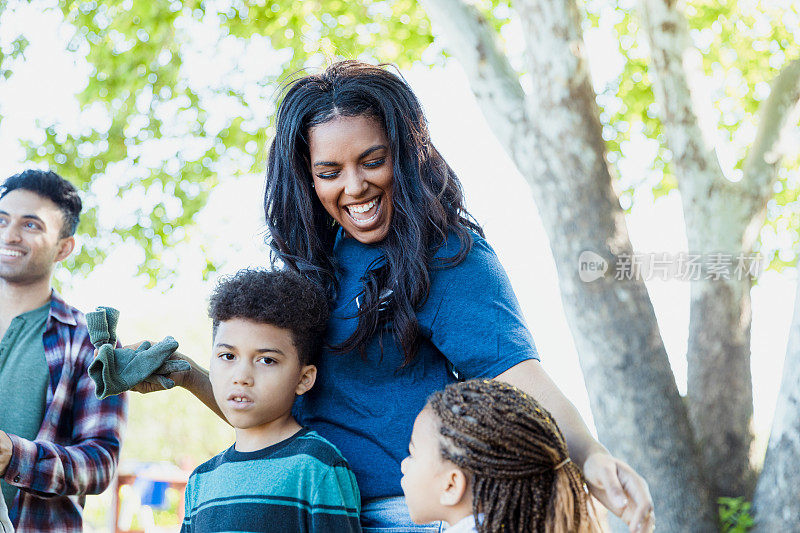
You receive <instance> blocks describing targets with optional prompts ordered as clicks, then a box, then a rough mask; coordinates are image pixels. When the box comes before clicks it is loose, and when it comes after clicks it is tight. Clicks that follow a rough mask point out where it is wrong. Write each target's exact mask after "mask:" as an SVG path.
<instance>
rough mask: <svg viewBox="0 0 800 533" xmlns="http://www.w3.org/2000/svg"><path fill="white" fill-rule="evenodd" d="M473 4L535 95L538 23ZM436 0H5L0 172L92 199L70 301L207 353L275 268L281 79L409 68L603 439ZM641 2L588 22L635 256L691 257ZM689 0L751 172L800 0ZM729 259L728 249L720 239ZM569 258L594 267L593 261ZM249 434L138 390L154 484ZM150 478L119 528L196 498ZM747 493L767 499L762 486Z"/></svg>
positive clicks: (609, 6) (783, 187)
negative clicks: (249, 288)
mask: <svg viewBox="0 0 800 533" xmlns="http://www.w3.org/2000/svg"><path fill="white" fill-rule="evenodd" d="M540 3H541V2H540ZM430 4H432V5H431V9H433V8H441V6H437V4H444V2H431V3H430ZM523 4H525V3H523ZM527 4H536V2H528V3H527ZM527 4H525V5H527ZM544 4H546V2H544ZM643 4H646V2H643ZM469 5H470V6H471V7H472V8H473V9H474V11H475V12H476V13H479V14H480V19H481V20H483V21H485V22H486V24H487V28H490V29H491V31H492V32H493V34H494V36H495V38H496V44H497V46H498V49H499V50H501V51H502V53H503V54H504V55H505V57H506V58H507V59H508V64H509V65H510V66H512V67H514V69H515V70H516V72H517V74H518V79H519V83H520V87H521V88H522V89H523V90H526V91H528V95H529V97H531V98H533V99H535V98H536V95H535V88H536V87H538V86H539V85H538V84H539V83H540V82H539V80H538V78H539V77H540V76H543V74H541V73H538V72H535V71H533V70H532V67H531V65H535V64H536V63H535V62H530V61H527V60H526V58H527V57H528V55H530V54H531V53H532V52H531V48H532V47H533V48H535V46H536V43H535V42H533V41H534V40H532V39H531V38H530V31H531V27H530V26H529V25H528V26H526V24H525V21H524V16H522V17H521V16H520V15H519V12H518V11H517V10H515V7H516V6H515V5H513V4H511V3H508V2H504V1H495V0H479V1H477V2H476V3H474V4H469ZM426 6H427V4H423V5H419V4H417V2H416V1H414V0H386V1H360V2H350V3H345V2H343V1H340V0H326V1H318V2H310V1H305V0H304V1H301V2H292V1H282V0H278V1H276V2H271V3H270V2H266V3H265V2H264V1H263V0H262V1H260V2H259V1H251V0H209V1H184V2H182V1H180V0H173V1H165V0H153V1H149V2H138V1H133V0H125V1H122V2H118V1H113V2H112V1H103V0H92V1H65V0H62V1H56V0H30V1H27V0H7V1H0V176H2V177H7V176H10V175H12V174H14V173H16V172H19V171H21V170H23V169H25V168H28V167H39V168H47V167H49V168H51V169H53V170H55V171H56V172H59V173H60V174H61V175H62V176H64V177H65V178H67V179H69V180H71V181H72V182H73V183H76V184H77V185H79V186H80V188H81V189H82V191H83V193H84V202H85V209H86V214H85V215H84V216H83V218H82V222H81V226H80V228H79V242H80V245H81V248H80V250H79V253H78V254H76V255H75V256H74V258H73V260H72V261H71V262H70V263H69V264H66V265H64V266H63V267H61V268H60V269H59V271H58V274H57V282H58V285H59V288H60V290H61V292H62V294H63V295H64V296H65V297H66V299H67V301H69V302H70V303H72V304H73V305H75V306H77V307H78V308H80V309H82V310H84V311H89V310H92V309H93V308H94V307H95V306H97V305H105V306H113V307H116V308H118V309H119V310H120V311H121V313H122V315H121V321H120V327H119V331H120V335H121V338H122V340H123V342H125V343H131V342H135V341H139V340H142V339H145V338H147V339H152V340H157V339H161V338H163V337H164V336H165V335H172V336H174V337H175V338H176V339H178V341H179V342H180V351H181V352H183V353H186V354H188V355H190V356H191V357H193V358H195V359H196V360H198V361H200V362H203V363H204V364H206V365H207V358H208V357H209V355H210V352H209V350H210V341H211V336H210V322H209V320H208V318H207V316H206V305H207V295H208V294H209V292H210V289H211V287H212V286H213V283H214V281H215V280H216V278H217V277H218V276H220V275H224V274H226V273H231V272H234V271H236V270H237V269H239V268H242V267H245V266H266V265H268V261H269V254H268V250H267V247H266V246H265V245H264V239H265V236H266V235H265V229H264V221H263V207H262V199H263V172H264V168H265V153H266V152H265V150H266V147H267V145H268V142H269V141H270V139H271V127H272V124H273V116H272V113H273V111H274V109H275V105H276V102H277V101H278V99H279V97H280V86H281V82H282V81H283V80H285V79H286V77H287V76H289V75H291V74H292V73H295V72H297V70H298V69H300V68H305V69H307V71H308V72H318V71H319V70H320V69H321V68H322V67H324V65H326V64H328V63H329V62H331V61H333V60H335V59H338V58H361V59H364V60H367V61H370V62H373V63H374V62H392V63H395V64H397V65H398V66H399V70H400V72H401V73H402V75H403V76H404V77H405V78H406V79H407V80H408V82H409V83H410V84H411V86H412V88H413V89H414V91H415V92H416V94H417V95H418V97H419V99H420V101H421V102H422V105H423V107H424V109H425V111H426V114H427V117H428V120H429V122H430V129H431V134H432V137H433V140H434V142H435V144H436V147H437V148H438V149H439V150H440V151H441V152H442V153H443V154H444V157H445V159H446V160H447V161H448V163H449V164H450V165H451V166H452V167H453V168H454V169H455V171H456V173H457V174H458V176H459V178H460V179H461V181H462V184H463V187H464V191H465V195H466V203H467V206H468V208H469V209H470V211H471V212H472V214H473V215H474V216H475V217H476V219H477V220H478V222H479V223H480V224H482V225H483V227H484V228H485V230H486V234H487V239H488V241H489V242H490V243H491V244H492V246H493V247H494V248H495V250H496V251H497V254H498V256H499V258H500V261H501V262H502V264H503V265H504V267H505V268H506V270H507V272H508V274H509V276H510V278H511V281H512V285H513V287H514V289H515V291H516V294H517V296H518V298H519V300H520V303H521V305H522V308H523V310H524V313H525V317H526V319H527V322H528V325H529V326H530V328H531V330H532V332H533V335H534V339H535V341H536V343H537V346H538V348H539V351H540V353H541V355H542V362H543V364H544V366H545V368H546V369H547V371H548V372H549V373H550V374H551V375H552V377H553V379H554V380H555V381H556V383H557V384H558V385H559V387H560V388H561V389H562V390H563V391H564V392H565V394H566V395H567V396H568V397H569V398H570V399H571V400H572V401H573V402H574V403H575V405H576V406H577V407H578V409H579V411H580V412H581V414H582V415H583V417H584V419H585V420H586V421H587V423H588V424H590V426H591V427H592V429H593V431H594V428H595V426H594V418H593V415H592V410H591V408H590V400H589V395H588V394H587V385H586V383H585V382H584V378H583V374H582V372H581V366H580V363H579V357H578V350H577V349H576V343H575V342H574V340H573V334H574V332H573V331H571V330H570V327H569V326H568V320H567V316H566V314H565V310H564V306H563V304H562V296H561V293H560V290H559V278H558V274H557V265H556V262H555V261H554V257H553V253H552V251H551V243H550V240H549V239H548V233H547V230H546V224H543V222H542V219H541V218H540V214H539V212H540V209H541V207H540V208H538V209H537V204H536V203H535V202H534V195H533V194H532V192H531V186H530V184H529V182H528V181H526V179H525V177H524V176H523V174H522V173H520V171H519V170H518V168H519V165H518V163H517V162H515V161H514V160H512V158H511V157H510V156H509V155H508V153H507V150H506V149H507V148H509V147H508V145H507V144H505V143H503V142H501V141H500V140H498V137H497V136H496V132H495V131H494V130H493V129H492V126H491V125H490V122H487V120H486V118H485V113H484V111H483V110H482V107H481V103H480V101H479V100H476V97H475V96H474V95H473V92H472V90H471V83H473V85H474V78H473V77H472V74H470V73H471V72H472V70H471V67H469V65H467V66H466V67H465V64H464V63H463V62H462V61H460V60H459V58H456V57H455V56H456V55H457V54H453V53H451V52H450V51H449V50H450V49H449V48H448V46H450V45H449V44H448V43H449V42H450V41H448V37H449V35H448V33H447V31H448V30H447V28H446V25H444V26H442V28H443V29H442V30H440V29H439V26H437V20H436V19H435V18H434V20H433V22H434V24H433V25H431V24H430V22H429V16H428V13H427V11H426ZM641 7H642V6H640V5H638V4H637V3H635V2H633V1H632V0H622V1H617V2H611V1H604V0H587V1H585V2H580V3H579V4H578V5H577V6H574V9H575V13H577V14H578V15H579V19H580V21H579V23H578V24H576V29H577V31H578V36H579V37H580V34H581V32H582V39H583V43H584V44H583V46H582V54H583V56H582V57H583V59H585V61H586V64H587V65H588V68H589V74H590V80H591V87H592V88H593V90H594V93H595V95H594V98H595V101H596V103H597V108H596V111H597V118H598V119H599V121H600V123H601V125H602V139H603V140H604V141H605V150H606V153H605V158H606V162H607V165H608V169H609V173H610V175H611V176H612V177H613V181H614V188H615V190H616V192H617V193H618V196H619V204H620V205H621V207H622V209H623V210H624V212H625V222H626V224H627V229H628V233H629V236H630V241H631V243H632V246H633V249H634V250H635V251H636V252H637V253H642V254H647V253H654V254H657V253H668V254H678V253H681V252H687V251H688V250H690V246H689V241H688V239H687V234H690V231H688V230H687V227H686V224H685V222H684V210H683V204H682V202H681V191H680V190H679V186H678V182H679V176H678V177H676V174H679V173H680V172H679V171H678V172H677V173H676V166H675V164H674V161H673V157H674V154H673V152H672V150H671V148H670V145H669V142H668V139H667V137H668V135H667V132H666V131H665V124H664V122H663V121H662V119H661V118H660V113H661V112H662V111H663V110H664V108H665V107H667V106H666V105H665V104H664V103H663V102H659V101H658V87H657V86H656V85H655V81H654V79H655V77H656V75H657V74H656V73H655V68H656V67H655V66H654V65H653V64H652V62H651V60H650V47H649V45H648V42H649V41H648V39H647V38H646V36H645V35H644V34H645V33H646V28H645V27H644V24H643V23H642V19H641V17H640V11H638V10H639V9H641ZM679 8H680V10H681V11H680V13H681V14H682V16H683V17H684V19H683V20H684V21H685V24H686V29H687V35H688V37H689V39H690V41H689V43H688V46H689V48H690V49H691V50H692V51H693V53H694V55H691V54H688V55H686V56H685V58H684V59H685V63H686V62H688V61H689V60H687V59H686V58H687V57H688V58H689V59H692V58H693V59H694V61H695V67H696V72H695V77H694V78H693V79H692V82H693V86H692V90H693V91H695V92H694V93H693V94H694V95H695V96H696V95H697V94H699V95H700V96H699V97H696V98H695V103H694V105H695V107H694V109H695V114H696V116H697V117H699V120H700V121H701V122H703V123H704V124H706V126H705V129H703V135H704V138H705V140H706V142H708V143H710V144H711V145H713V146H714V147H715V152H714V153H715V154H716V157H717V160H718V163H719V168H720V171H721V173H722V175H723V176H724V179H725V180H727V181H728V182H730V183H737V182H739V181H741V180H742V179H743V168H744V166H745V160H746V157H747V154H748V150H749V148H750V147H751V146H752V145H753V144H754V142H755V141H756V139H757V137H758V131H759V129H758V128H759V125H760V124H761V122H762V121H761V118H760V117H761V115H760V114H759V109H760V106H761V104H762V103H763V102H764V101H765V100H767V99H768V97H769V96H770V94H771V92H772V90H771V84H772V83H773V80H774V79H775V78H776V76H778V74H779V73H780V72H782V71H783V70H784V69H785V68H786V67H787V66H788V65H790V64H791V63H792V62H795V63H796V62H797V60H798V57H800V54H799V53H798V49H797V45H796V43H797V42H800V16H799V15H798V8H797V4H796V3H793V2H791V1H790V0H773V1H771V2H755V1H738V2H737V1H734V0H727V1H722V2H716V1H715V2H711V1H692V0H689V1H687V2H684V3H681V4H680V6H679ZM454 17H455V15H454ZM431 18H433V16H432V15H431ZM574 29H575V28H574ZM541 39H542V40H541V44H542V46H543V47H544V46H545V45H546V44H547V43H546V41H545V39H544V37H541ZM526 54H527V55H526ZM795 83H796V82H795ZM532 93H534V94H533V95H532V96H531V94H532ZM795 104H796V102H795ZM797 109H798V108H797V105H793V106H789V107H788V108H787V109H786V113H783V114H782V115H780V116H779V117H778V118H773V119H772V120H773V121H775V122H776V123H777V122H779V123H780V124H779V125H780V126H781V127H780V128H779V129H780V132H781V135H780V139H781V140H780V143H781V144H780V148H781V149H780V151H778V152H776V153H777V154H778V156H776V157H777V160H776V161H773V163H774V173H775V176H774V178H772V179H771V181H770V182H769V185H768V188H769V190H770V191H771V192H770V195H769V199H768V201H767V202H766V203H765V208H766V220H765V221H764V223H763V225H762V226H761V227H760V229H759V231H758V235H757V239H756V240H755V241H754V243H753V245H752V247H751V248H750V249H748V250H746V251H747V252H748V253H749V252H752V253H758V254H760V256H761V257H762V258H763V267H764V268H763V269H762V270H761V272H760V273H759V275H758V276H757V279H756V280H755V282H754V284H753V287H752V290H751V292H750V294H751V299H752V302H751V305H750V309H751V311H752V324H751V326H750V341H749V342H750V352H751V365H750V368H751V371H752V395H753V402H752V403H753V411H752V420H751V426H750V427H751V428H752V432H753V435H754V441H753V444H752V446H751V447H750V448H749V450H750V455H749V458H750V459H749V460H750V466H751V468H752V469H754V471H758V470H759V469H760V468H761V464H762V463H763V460H764V454H765V451H766V448H767V441H768V439H769V432H770V427H771V425H772V421H773V412H774V409H775V405H776V401H777V399H778V393H779V388H780V383H781V376H782V367H783V361H784V357H785V356H786V354H787V339H788V335H789V329H790V323H791V320H792V309H793V305H794V293H795V288H796V285H797V273H796V269H795V268H794V264H795V262H796V253H797V238H798V235H797V230H798V213H799V210H798V202H797V197H798V190H800V189H799V188H798V187H800V174H799V173H798V169H799V168H800V156H799V155H798V154H799V153H800V150H798V146H800V134H798V129H799V128H798V117H799V116H800V115H798V112H797ZM787 117H788V118H787ZM708 124H711V126H708ZM667 127H669V125H667ZM776 127H777V126H776ZM776 150H777V149H776ZM714 251H723V250H703V252H707V253H710V252H714ZM574 266H575V271H576V272H577V268H578V263H577V259H576V261H575V265H574ZM645 282H646V286H647V291H648V293H649V298H650V301H651V302H652V305H653V308H654V310H655V317H656V318H657V327H658V331H660V335H661V339H662V340H663V346H664V348H665V349H666V354H667V355H668V360H669V365H670V367H671V369H672V372H673V374H674V381H675V384H676V387H677V391H678V393H679V394H681V395H683V396H685V395H686V394H687V372H688V364H687V350H688V347H687V345H688V343H689V331H690V285H691V283H690V282H689V281H686V280H679V279H675V278H674V277H666V279H661V278H658V277H655V276H653V277H649V278H647V279H645ZM643 386H646V384H643ZM232 442H233V432H232V430H231V429H230V428H229V427H227V426H226V425H225V424H224V423H222V422H221V421H220V420H219V419H217V418H216V416H215V415H213V414H211V413H210V412H209V411H208V410H207V409H206V408H205V407H203V406H202V405H201V404H200V403H199V402H198V401H196V400H195V399H194V398H193V397H192V396H191V395H189V394H187V393H186V392H185V391H183V390H172V391H167V392H163V393H156V394H150V395H146V396H143V395H139V394H132V395H131V396H130V416H129V420H128V426H127V431H126V437H125V441H124V446H123V451H122V462H123V465H122V471H123V472H125V473H136V472H139V473H142V472H145V474H142V475H143V477H145V478H147V477H148V474H146V472H147V468H148V466H147V465H150V466H149V468H150V470H149V472H150V477H152V478H153V479H169V480H172V481H174V482H175V484H174V487H178V488H179V487H180V479H181V475H182V474H181V469H183V471H184V472H191V469H192V468H194V466H196V465H198V464H199V463H201V462H203V461H205V460H206V459H208V458H210V457H211V456H212V455H214V454H216V453H218V452H220V451H221V450H223V449H224V448H226V447H227V446H229V445H230V444H231V443H232ZM623 458H624V459H625V457H624V456H623ZM626 460H628V459H626ZM152 463H158V464H159V465H160V466H158V467H152ZM166 465H172V466H166ZM130 481H133V478H130ZM651 485H652V482H651ZM651 488H652V487H651ZM148 490H149V491H152V490H153V487H152V485H149V486H144V485H142V484H141V483H140V484H139V485H138V486H137V484H136V483H133V484H132V485H128V486H125V487H122V489H121V491H120V494H121V498H122V506H121V507H122V513H121V514H122V516H121V521H120V524H121V527H125V528H134V529H144V528H146V527H147V528H148V529H150V530H153V526H157V528H163V529H164V530H173V531H175V530H177V529H178V518H177V517H178V513H179V509H178V508H179V499H180V498H179V492H178V491H177V490H176V489H175V488H170V489H168V490H167V491H166V492H165V493H164V495H163V497H161V496H160V495H158V494H157V495H156V496H152V495H151V499H152V500H151V501H152V502H155V503H158V505H154V506H153V507H146V508H140V506H139V505H138V503H137V501H138V498H139V496H140V495H141V493H142V491H148ZM159 490H160V489H156V492H158V491H159ZM112 492H113V491H111V490H110V491H107V492H106V493H104V494H102V495H99V496H90V497H89V498H88V500H87V506H86V521H87V530H94V531H107V530H109V529H110V528H111V527H112V526H111V524H112V516H113V512H112V508H113V507H114V506H115V504H114V501H113V495H112ZM654 493H655V491H654ZM741 496H743V497H744V500H742V501H745V500H747V501H749V499H750V498H751V497H752V487H751V488H750V492H749V493H743V494H741ZM145 499H147V498H145ZM657 508H658V501H657ZM152 509H155V511H154V512H153V511H152ZM723 522H724V520H723ZM725 527H726V526H725V525H724V523H721V525H720V528H721V529H722V530H726V529H724V528H725ZM731 527H732V526H731ZM727 530H728V531H734V529H730V528H729V529H727Z"/></svg>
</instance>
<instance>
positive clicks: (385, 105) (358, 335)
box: [264, 61, 483, 366]
mask: <svg viewBox="0 0 800 533" xmlns="http://www.w3.org/2000/svg"><path fill="white" fill-rule="evenodd" d="M343 116H345V117H352V116H367V117H371V118H374V119H376V120H378V121H379V122H380V124H381V125H382V126H383V128H384V129H385V131H386V136H387V137H388V139H389V146H390V150H391V154H392V162H393V169H392V171H393V182H392V186H393V190H392V202H393V215H392V220H391V223H390V227H389V232H388V234H387V235H386V238H385V239H384V241H382V242H381V248H382V250H383V260H382V261H379V262H378V263H376V264H373V265H372V267H371V268H370V269H369V270H368V271H367V273H366V274H365V275H364V290H363V295H362V297H361V299H360V305H359V310H358V327H357V328H356V331H355V332H354V333H353V335H352V336H351V337H350V338H348V339H346V340H345V341H344V342H343V343H342V344H340V345H337V346H334V347H333V348H334V349H335V350H337V351H339V352H347V351H350V350H354V349H359V351H360V353H361V354H362V356H363V355H364V347H365V345H366V344H367V342H368V341H369V340H370V339H371V338H372V337H373V336H374V335H376V334H378V335H380V334H381V332H382V331H383V328H384V327H386V326H387V325H388V326H389V327H390V328H391V330H392V333H393V335H394V339H395V341H396V342H397V344H398V347H399V348H401V349H402V351H403V353H404V355H405V360H404V362H403V366H405V365H407V364H409V363H410V362H411V361H412V360H413V359H414V357H415V355H416V353H417V350H418V348H419V342H420V339H419V327H418V324H417V319H416V315H415V309H417V308H418V307H419V306H420V305H422V304H423V303H424V301H425V299H426V298H427V297H428V293H429V290H430V275H429V271H430V269H431V268H436V267H437V266H446V265H453V264H457V263H459V262H461V261H463V259H464V258H465V257H466V255H467V253H469V250H470V248H471V246H472V236H471V235H470V230H472V231H474V232H476V233H478V234H479V235H481V236H482V235H483V231H482V229H481V228H480V226H479V225H478V224H477V222H475V220H474V219H473V218H472V217H471V216H470V215H469V213H468V212H467V211H466V209H465V207H464V198H463V192H462V189H461V183H460V182H459V181H458V178H457V177H456V175H455V172H453V169H451V168H450V167H449V166H448V165H447V163H446V162H445V161H444V159H443V158H442V156H441V155H440V154H439V152H438V151H437V150H436V149H435V148H434V146H433V144H432V142H431V139H430V135H429V133H428V126H427V121H426V119H425V116H424V114H423V112H422V107H421V106H420V104H419V101H417V98H416V96H414V93H413V92H412V91H411V88H410V87H409V86H408V84H407V83H406V82H405V80H403V79H402V78H401V77H400V76H398V75H396V74H393V73H392V72H390V71H388V70H386V68H384V66H383V65H381V66H374V65H369V64H365V63H361V62H358V61H342V62H339V63H335V64H333V65H331V66H330V67H328V68H327V69H326V70H325V71H324V72H323V73H322V74H319V75H311V76H305V77H303V78H300V79H298V80H296V81H294V82H292V83H291V84H289V85H288V87H287V89H286V92H285V96H284V98H283V100H282V101H281V103H280V105H279V107H278V115H277V122H276V126H275V129H276V134H275V138H274V139H273V141H272V145H271V146H270V150H269V160H268V165H267V177H266V191H265V195H264V211H265V214H266V219H267V228H268V229H269V244H270V247H271V249H272V261H273V263H274V262H275V261H276V260H279V261H281V262H283V263H284V264H285V265H287V266H288V267H289V268H292V269H294V270H297V271H299V272H301V273H302V274H304V275H305V276H307V277H309V278H311V279H313V280H315V281H316V282H318V283H320V284H321V285H322V286H323V287H324V288H325V289H326V290H327V291H328V295H329V297H330V298H333V297H334V295H335V294H336V290H337V289H338V286H337V276H336V268H337V265H335V264H334V260H333V244H334V240H335V238H336V231H337V228H336V226H335V224H334V220H333V218H332V217H331V216H330V215H329V214H328V213H327V212H326V211H325V208H324V207H323V206H322V204H321V203H320V201H319V199H318V198H317V195H316V194H315V193H314V190H313V188H312V182H313V181H312V175H311V170H310V159H309V144H308V132H309V129H310V128H312V127H314V126H317V125H319V124H323V123H326V122H328V121H330V120H333V119H334V118H337V117H343ZM450 232H452V233H454V234H455V235H456V237H457V238H458V239H459V241H460V243H461V247H460V249H459V251H458V253H457V254H456V255H454V256H453V257H450V258H447V260H446V261H443V262H441V263H442V264H439V263H440V262H439V261H437V262H434V255H435V253H436V250H437V249H438V248H439V247H440V246H442V245H443V244H444V243H445V240H446V239H447V237H448V233H450ZM388 291H391V293H390V294H391V299H390V300H389V301H388V305H387V302H386V300H385V295H386V294H389V293H388Z"/></svg>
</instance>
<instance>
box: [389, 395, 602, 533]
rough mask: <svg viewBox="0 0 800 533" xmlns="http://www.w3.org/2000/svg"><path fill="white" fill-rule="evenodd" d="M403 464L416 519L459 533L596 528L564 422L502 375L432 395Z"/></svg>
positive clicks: (574, 532) (575, 532)
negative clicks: (559, 423)
mask: <svg viewBox="0 0 800 533" xmlns="http://www.w3.org/2000/svg"><path fill="white" fill-rule="evenodd" d="M402 471H403V478H402V480H401V485H402V487H403V491H404V492H405V495H406V501H407V503H408V508H409V511H410V513H411V517H412V519H413V520H414V521H415V522H417V523H420V524H422V523H427V522H430V521H433V520H445V521H446V522H448V523H450V524H455V525H454V526H453V527H451V528H450V529H448V532H453V533H456V532H458V533H462V532H470V531H475V532H480V533H495V532H501V531H502V532H504V533H545V532H547V533H591V532H594V531H599V528H598V526H597V523H596V522H595V520H594V516H593V514H591V513H590V511H589V507H591V504H590V500H589V495H588V493H587V492H586V489H585V488H584V480H583V476H582V475H581V473H580V471H579V470H578V467H577V466H575V464H574V463H573V462H572V461H571V460H570V458H569V455H568V451H567V444H566V441H565V440H564V435H563V434H562V433H561V430H559V428H558V426H557V425H556V423H555V421H554V420H553V418H552V416H550V413H549V412H547V410H545V409H544V408H543V407H542V406H541V405H539V403H538V402H536V400H534V399H533V398H532V397H531V396H529V395H527V394H525V393H524V392H522V391H520V390H519V389H517V388H516V387H513V386H511V385H508V384H506V383H502V382H499V381H494V380H472V381H466V382H463V383H455V384H452V385H449V386H447V387H446V388H445V389H444V390H441V391H437V392H435V393H433V394H432V395H431V396H430V398H429V400H428V403H427V405H426V406H425V408H424V409H423V410H422V412H421V413H420V414H419V415H418V416H417V419H416V421H415V422H414V430H413V432H412V434H411V443H410V445H409V456H408V457H406V459H404V460H403V463H402ZM476 517H477V518H476Z"/></svg>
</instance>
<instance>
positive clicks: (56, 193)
mask: <svg viewBox="0 0 800 533" xmlns="http://www.w3.org/2000/svg"><path fill="white" fill-rule="evenodd" d="M17 189H23V190H26V191H31V192H34V193H36V194H38V195H39V196H41V197H42V198H47V199H48V200H50V201H52V202H53V203H54V204H56V205H57V206H58V208H59V209H60V210H61V213H62V214H63V215H64V223H63V224H62V226H61V235H60V237H61V238H64V237H69V236H70V235H75V230H76V229H78V221H79V219H80V215H81V208H82V207H83V204H82V203H81V198H80V196H78V189H76V188H75V186H74V185H73V184H71V183H70V182H68V181H67V180H65V179H64V178H62V177H61V176H59V175H58V174H56V173H55V172H52V171H50V170H36V169H29V170H25V171H23V172H20V173H19V174H14V175H13V176H11V177H10V178H8V179H7V180H6V181H5V183H3V185H2V188H1V189H0V199H2V198H3V197H5V195H7V194H8V193H10V192H11V191H15V190H17Z"/></svg>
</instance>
